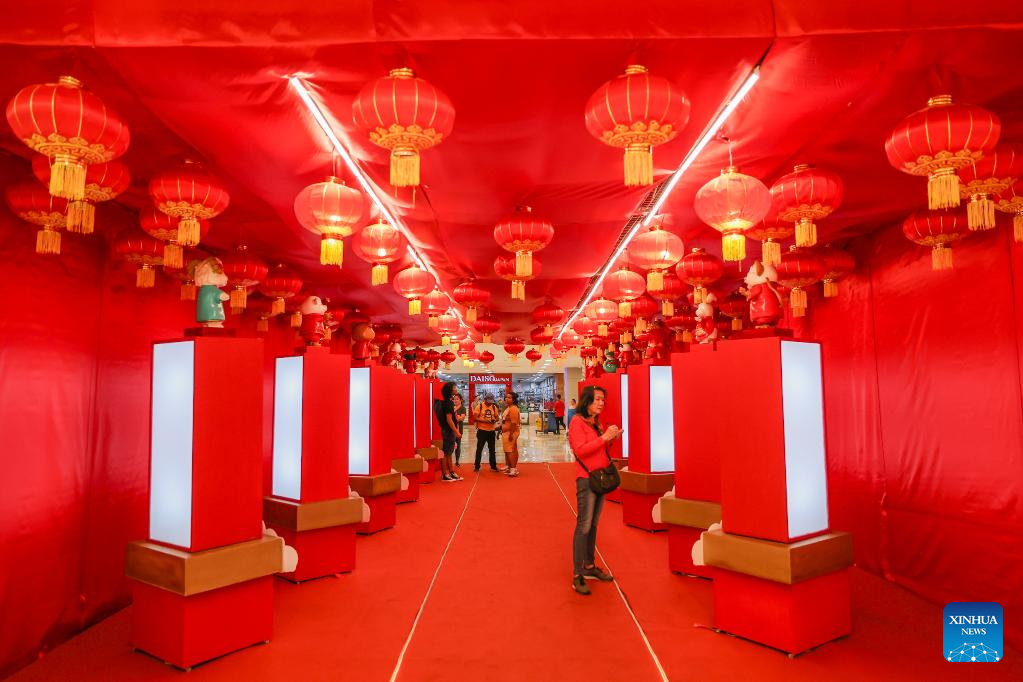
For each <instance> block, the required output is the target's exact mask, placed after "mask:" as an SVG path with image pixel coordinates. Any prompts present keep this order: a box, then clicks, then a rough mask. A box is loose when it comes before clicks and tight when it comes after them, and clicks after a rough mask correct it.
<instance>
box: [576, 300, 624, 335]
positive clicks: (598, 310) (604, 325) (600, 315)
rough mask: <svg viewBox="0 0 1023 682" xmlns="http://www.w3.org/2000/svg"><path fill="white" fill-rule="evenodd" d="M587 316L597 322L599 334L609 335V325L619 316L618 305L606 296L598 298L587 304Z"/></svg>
mask: <svg viewBox="0 0 1023 682" xmlns="http://www.w3.org/2000/svg"><path fill="white" fill-rule="evenodd" d="M586 316H587V317H589V318H590V319H592V320H593V321H594V322H596V323H597V335H598V336H607V330H608V325H610V324H611V323H612V322H614V320H615V318H616V317H618V306H617V305H616V304H615V303H614V302H613V301H609V300H607V299H606V298H603V297H601V298H596V299H594V300H593V301H591V302H590V304H589V305H588V306H586ZM577 331H578V330H577Z"/></svg>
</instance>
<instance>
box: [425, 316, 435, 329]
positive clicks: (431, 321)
mask: <svg viewBox="0 0 1023 682" xmlns="http://www.w3.org/2000/svg"><path fill="white" fill-rule="evenodd" d="M426 326H427V327H429V328H430V329H433V328H434V327H436V326H437V316H436V315H430V316H429V317H427V318H426Z"/></svg>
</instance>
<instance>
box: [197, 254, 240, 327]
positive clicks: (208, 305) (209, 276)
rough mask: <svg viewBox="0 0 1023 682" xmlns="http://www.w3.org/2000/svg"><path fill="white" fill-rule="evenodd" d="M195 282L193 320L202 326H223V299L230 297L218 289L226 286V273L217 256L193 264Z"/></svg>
mask: <svg viewBox="0 0 1023 682" xmlns="http://www.w3.org/2000/svg"><path fill="white" fill-rule="evenodd" d="M195 284H196V286H198V287H199V293H198V295H197V296H196V297H195V321H196V322H198V323H199V324H201V325H202V326H204V327H223V326H224V301H227V300H230V298H231V297H230V296H228V295H227V294H225V293H224V292H223V291H221V290H220V287H226V286H227V275H226V274H224V264H223V263H222V262H221V261H220V259H219V258H216V257H214V256H210V257H209V258H206V259H205V260H203V261H202V262H200V263H199V264H198V265H196V266H195Z"/></svg>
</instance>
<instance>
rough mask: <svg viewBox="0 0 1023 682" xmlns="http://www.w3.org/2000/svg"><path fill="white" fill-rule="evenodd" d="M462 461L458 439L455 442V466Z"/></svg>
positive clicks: (460, 444) (460, 445) (460, 441)
mask: <svg viewBox="0 0 1023 682" xmlns="http://www.w3.org/2000/svg"><path fill="white" fill-rule="evenodd" d="M461 460H462V439H461V438H459V439H458V440H456V441H455V464H460V463H461Z"/></svg>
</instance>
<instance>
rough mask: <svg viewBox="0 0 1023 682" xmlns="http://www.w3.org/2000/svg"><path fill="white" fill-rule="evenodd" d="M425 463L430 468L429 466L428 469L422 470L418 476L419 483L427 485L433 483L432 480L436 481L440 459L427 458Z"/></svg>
mask: <svg viewBox="0 0 1023 682" xmlns="http://www.w3.org/2000/svg"><path fill="white" fill-rule="evenodd" d="M426 463H427V466H429V467H430V468H429V470H428V471H424V472H423V473H422V474H421V475H420V477H419V484H420V485H429V484H430V483H433V482H434V481H436V480H437V472H439V471H440V460H439V459H429V460H427V461H426Z"/></svg>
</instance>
